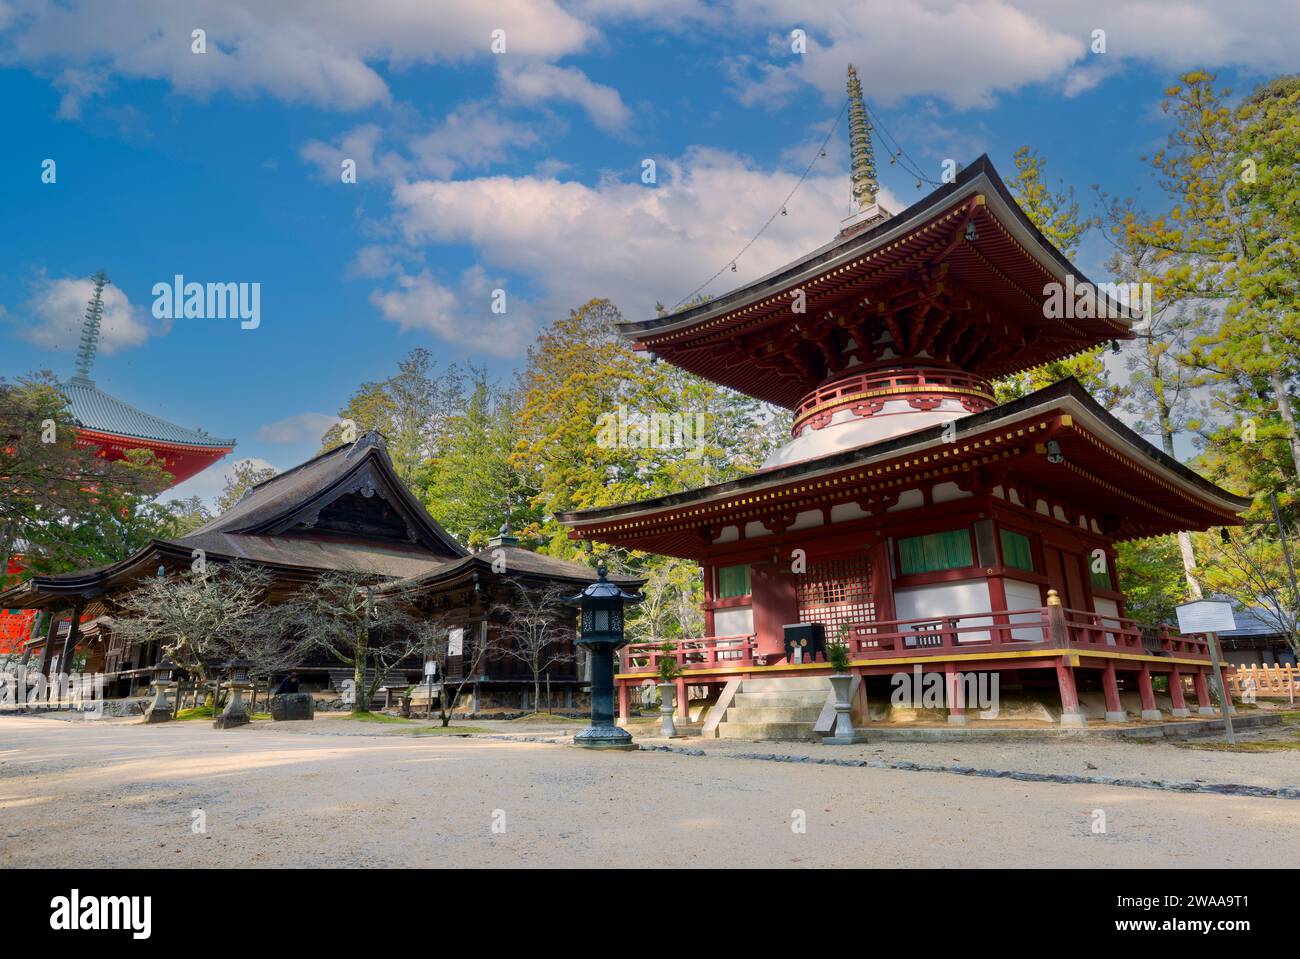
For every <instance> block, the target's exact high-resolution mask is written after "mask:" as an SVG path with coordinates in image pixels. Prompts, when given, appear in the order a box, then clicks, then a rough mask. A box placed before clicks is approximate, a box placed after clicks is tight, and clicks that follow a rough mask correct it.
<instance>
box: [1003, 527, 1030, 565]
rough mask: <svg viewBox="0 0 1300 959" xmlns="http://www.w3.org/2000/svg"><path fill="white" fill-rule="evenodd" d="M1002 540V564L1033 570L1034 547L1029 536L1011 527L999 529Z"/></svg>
mask: <svg viewBox="0 0 1300 959" xmlns="http://www.w3.org/2000/svg"><path fill="white" fill-rule="evenodd" d="M998 535H999V537H1000V539H1001V541H1002V565H1003V566H1007V567H1010V568H1012V569H1023V570H1027V571H1028V572H1031V573H1032V572H1034V548H1033V544H1032V543H1031V542H1030V541H1029V537H1028V536H1026V535H1025V534H1024V533H1017V532H1016V531H1015V530H1013V529H999V530H998Z"/></svg>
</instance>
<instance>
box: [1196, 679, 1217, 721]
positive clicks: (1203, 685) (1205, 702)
mask: <svg viewBox="0 0 1300 959" xmlns="http://www.w3.org/2000/svg"><path fill="white" fill-rule="evenodd" d="M1193 682H1194V683H1195V685H1196V711H1197V712H1198V713H1199V714H1200V715H1202V716H1213V715H1214V707H1213V706H1212V705H1210V684H1209V682H1208V681H1207V680H1206V678H1205V670H1204V669H1198V670H1197V671H1196V676H1195V677H1194V678H1193Z"/></svg>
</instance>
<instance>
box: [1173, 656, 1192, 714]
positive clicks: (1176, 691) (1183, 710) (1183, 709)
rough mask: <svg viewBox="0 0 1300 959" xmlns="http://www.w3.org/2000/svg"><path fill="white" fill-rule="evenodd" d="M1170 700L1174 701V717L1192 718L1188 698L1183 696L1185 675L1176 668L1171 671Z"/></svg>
mask: <svg viewBox="0 0 1300 959" xmlns="http://www.w3.org/2000/svg"><path fill="white" fill-rule="evenodd" d="M1169 698H1170V699H1172V700H1173V703H1174V708H1173V710H1172V712H1173V715H1175V716H1178V717H1182V716H1190V715H1191V711H1190V710H1189V709H1188V708H1187V698H1186V697H1185V696H1184V695H1183V674H1182V673H1180V672H1179V671H1178V667H1177V666H1175V667H1174V668H1173V669H1171V670H1170V671H1169Z"/></svg>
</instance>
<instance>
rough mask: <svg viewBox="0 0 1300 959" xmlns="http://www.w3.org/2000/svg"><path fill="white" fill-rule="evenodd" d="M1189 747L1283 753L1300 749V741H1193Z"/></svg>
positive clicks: (1224, 751) (1230, 751) (1223, 750)
mask: <svg viewBox="0 0 1300 959" xmlns="http://www.w3.org/2000/svg"><path fill="white" fill-rule="evenodd" d="M1186 748H1187V749H1208V750H1211V751H1213V752H1220V753H1281V752H1287V751H1293V750H1300V742H1288V741H1286V740H1284V739H1261V740H1258V741H1256V742H1241V743H1237V745H1235V746H1229V745H1228V744H1227V743H1193V744H1192V745H1189V746H1187V747H1186Z"/></svg>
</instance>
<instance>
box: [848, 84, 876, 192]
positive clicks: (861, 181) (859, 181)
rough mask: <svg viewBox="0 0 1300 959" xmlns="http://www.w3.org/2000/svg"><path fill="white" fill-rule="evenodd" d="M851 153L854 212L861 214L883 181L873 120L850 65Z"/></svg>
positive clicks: (860, 86)
mask: <svg viewBox="0 0 1300 959" xmlns="http://www.w3.org/2000/svg"><path fill="white" fill-rule="evenodd" d="M849 156H850V159H851V162H852V168H851V173H850V179H851V184H852V194H853V212H854V213H861V212H862V211H863V210H866V209H869V208H870V207H873V206H875V205H876V194H877V193H878V192H879V191H880V184H879V183H878V182H877V181H876V154H875V150H874V148H873V147H872V144H871V121H870V120H869V119H868V118H867V105H866V103H865V101H864V100H863V99H862V83H861V82H860V81H859V80H858V71H857V69H856V68H855V67H854V66H853V64H851V63H850V64H849Z"/></svg>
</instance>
